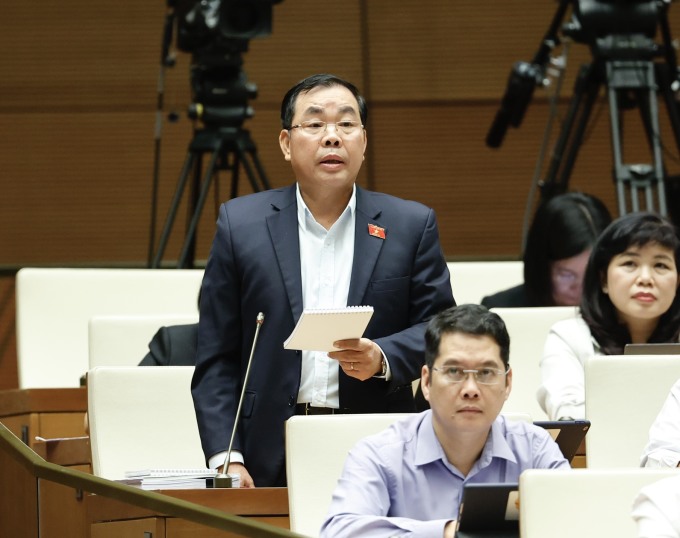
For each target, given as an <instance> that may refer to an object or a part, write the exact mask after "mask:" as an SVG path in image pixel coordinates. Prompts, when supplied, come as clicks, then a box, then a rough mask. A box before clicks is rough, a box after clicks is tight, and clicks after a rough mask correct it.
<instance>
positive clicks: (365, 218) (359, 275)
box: [347, 185, 385, 305]
mask: <svg viewBox="0 0 680 538" xmlns="http://www.w3.org/2000/svg"><path fill="white" fill-rule="evenodd" d="M369 194H370V193H368V192H367V191H365V190H363V189H362V188H360V187H359V186H358V185H357V208H356V221H355V222H356V225H355V230H354V261H353V262H352V279H351V282H350V285H349V295H348V297H347V303H348V304H349V305H359V304H361V300H362V299H363V297H364V295H365V294H366V288H367V287H368V284H369V282H370V281H371V275H372V274H373V269H374V268H375V264H376V262H377V261H378V255H379V254H380V250H381V249H382V246H383V244H384V242H385V239H381V238H380V237H375V236H372V235H370V234H369V229H368V226H369V224H375V225H377V226H380V222H379V220H378V219H379V217H380V213H381V209H380V208H378V207H377V206H375V205H374V204H373V203H372V200H371V197H370V196H369Z"/></svg>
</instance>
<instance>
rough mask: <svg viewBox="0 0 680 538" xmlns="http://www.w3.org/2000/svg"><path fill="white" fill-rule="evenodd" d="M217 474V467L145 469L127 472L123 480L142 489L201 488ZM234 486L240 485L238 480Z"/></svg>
mask: <svg viewBox="0 0 680 538" xmlns="http://www.w3.org/2000/svg"><path fill="white" fill-rule="evenodd" d="M215 476H217V470H216V469H144V470H140V471H128V472H126V473H125V479H124V480H121V482H124V483H125V484H129V485H133V486H139V487H141V488H142V489H200V488H205V487H206V481H207V480H210V479H212V478H214V477H215ZM230 476H232V477H236V478H237V479H238V478H239V477H238V475H230ZM234 487H239V484H238V481H237V483H236V484H235V485H234Z"/></svg>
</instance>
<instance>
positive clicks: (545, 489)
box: [519, 434, 680, 538]
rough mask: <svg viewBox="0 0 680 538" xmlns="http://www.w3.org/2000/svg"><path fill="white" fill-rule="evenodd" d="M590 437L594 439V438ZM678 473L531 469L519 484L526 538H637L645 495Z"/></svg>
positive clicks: (521, 529) (523, 532)
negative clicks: (637, 515) (636, 509)
mask: <svg viewBox="0 0 680 538" xmlns="http://www.w3.org/2000/svg"><path fill="white" fill-rule="evenodd" d="M589 435H590V434H589ZM679 472H680V471H677V470H675V469H666V470H657V469H654V470H652V469H640V468H638V469H632V468H631V469H560V470H547V469H530V470H528V471H524V472H523V473H522V474H521V476H520V478H519V498H520V508H519V509H520V517H519V521H520V535H521V536H522V538H546V536H549V537H550V538H574V537H575V536H578V537H579V538H602V537H603V536H616V538H637V536H638V534H637V531H636V526H635V523H634V521H633V519H632V518H631V508H632V505H633V500H634V499H635V497H636V496H637V494H638V492H639V491H640V489H641V488H642V487H644V486H646V485H647V484H651V483H653V482H656V481H657V480H660V479H662V478H666V477H668V476H676V475H677V473H679Z"/></svg>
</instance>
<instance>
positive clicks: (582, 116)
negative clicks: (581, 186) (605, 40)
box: [541, 63, 600, 201]
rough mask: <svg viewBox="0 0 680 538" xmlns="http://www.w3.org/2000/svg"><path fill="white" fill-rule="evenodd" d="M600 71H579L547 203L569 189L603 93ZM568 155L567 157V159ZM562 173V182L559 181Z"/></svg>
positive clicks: (545, 193) (547, 184)
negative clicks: (589, 120)
mask: <svg viewBox="0 0 680 538" xmlns="http://www.w3.org/2000/svg"><path fill="white" fill-rule="evenodd" d="M598 68H599V64H597V65H596V64H594V63H593V64H589V65H584V66H582V67H581V69H580V71H579V74H578V77H577V79H576V82H575V84H574V95H573V96H572V98H571V101H570V103H569V109H568V111H567V116H566V118H565V120H564V124H563V125H562V129H561V131H560V135H559V137H558V139H557V142H556V143H555V147H554V148H553V154H552V157H551V160H550V165H549V167H548V171H547V173H546V179H545V181H544V182H543V184H542V185H541V198H542V200H543V201H545V200H547V199H549V198H551V197H552V196H554V195H556V194H560V193H562V192H566V190H567V187H568V182H569V177H570V175H571V170H572V168H573V166H574V162H575V161H576V156H577V154H578V150H579V148H580V146H581V142H582V137H583V133H584V132H585V128H586V126H587V124H588V119H589V117H590V112H591V110H592V107H593V103H594V102H595V99H596V98H597V95H598V93H599V89H600V81H599V80H598V72H597V70H598ZM584 97H585V99H584ZM574 127H576V131H575V132H573V131H574ZM565 154H566V155H567V157H566V159H565ZM558 174H559V181H558V179H557V177H558Z"/></svg>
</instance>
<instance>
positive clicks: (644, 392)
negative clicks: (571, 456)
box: [585, 355, 680, 468]
mask: <svg viewBox="0 0 680 538" xmlns="http://www.w3.org/2000/svg"><path fill="white" fill-rule="evenodd" d="M679 378H680V356H678V355H608V356H600V357H593V358H592V359H591V360H589V361H588V362H587V363H586V365H585V385H586V389H585V391H586V418H587V419H588V420H590V422H591V423H592V425H591V427H590V431H589V432H588V435H587V436H586V463H587V466H588V468H609V467H638V466H639V465H640V457H641V456H642V451H643V449H644V447H645V445H646V444H647V441H648V440H649V428H650V426H651V425H652V422H654V419H655V418H656V416H657V415H658V413H659V411H660V410H661V407H662V405H663V403H664V402H665V401H666V397H667V396H668V392H669V391H670V389H671V386H672V385H673V383H675V381H676V380H677V379H679Z"/></svg>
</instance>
